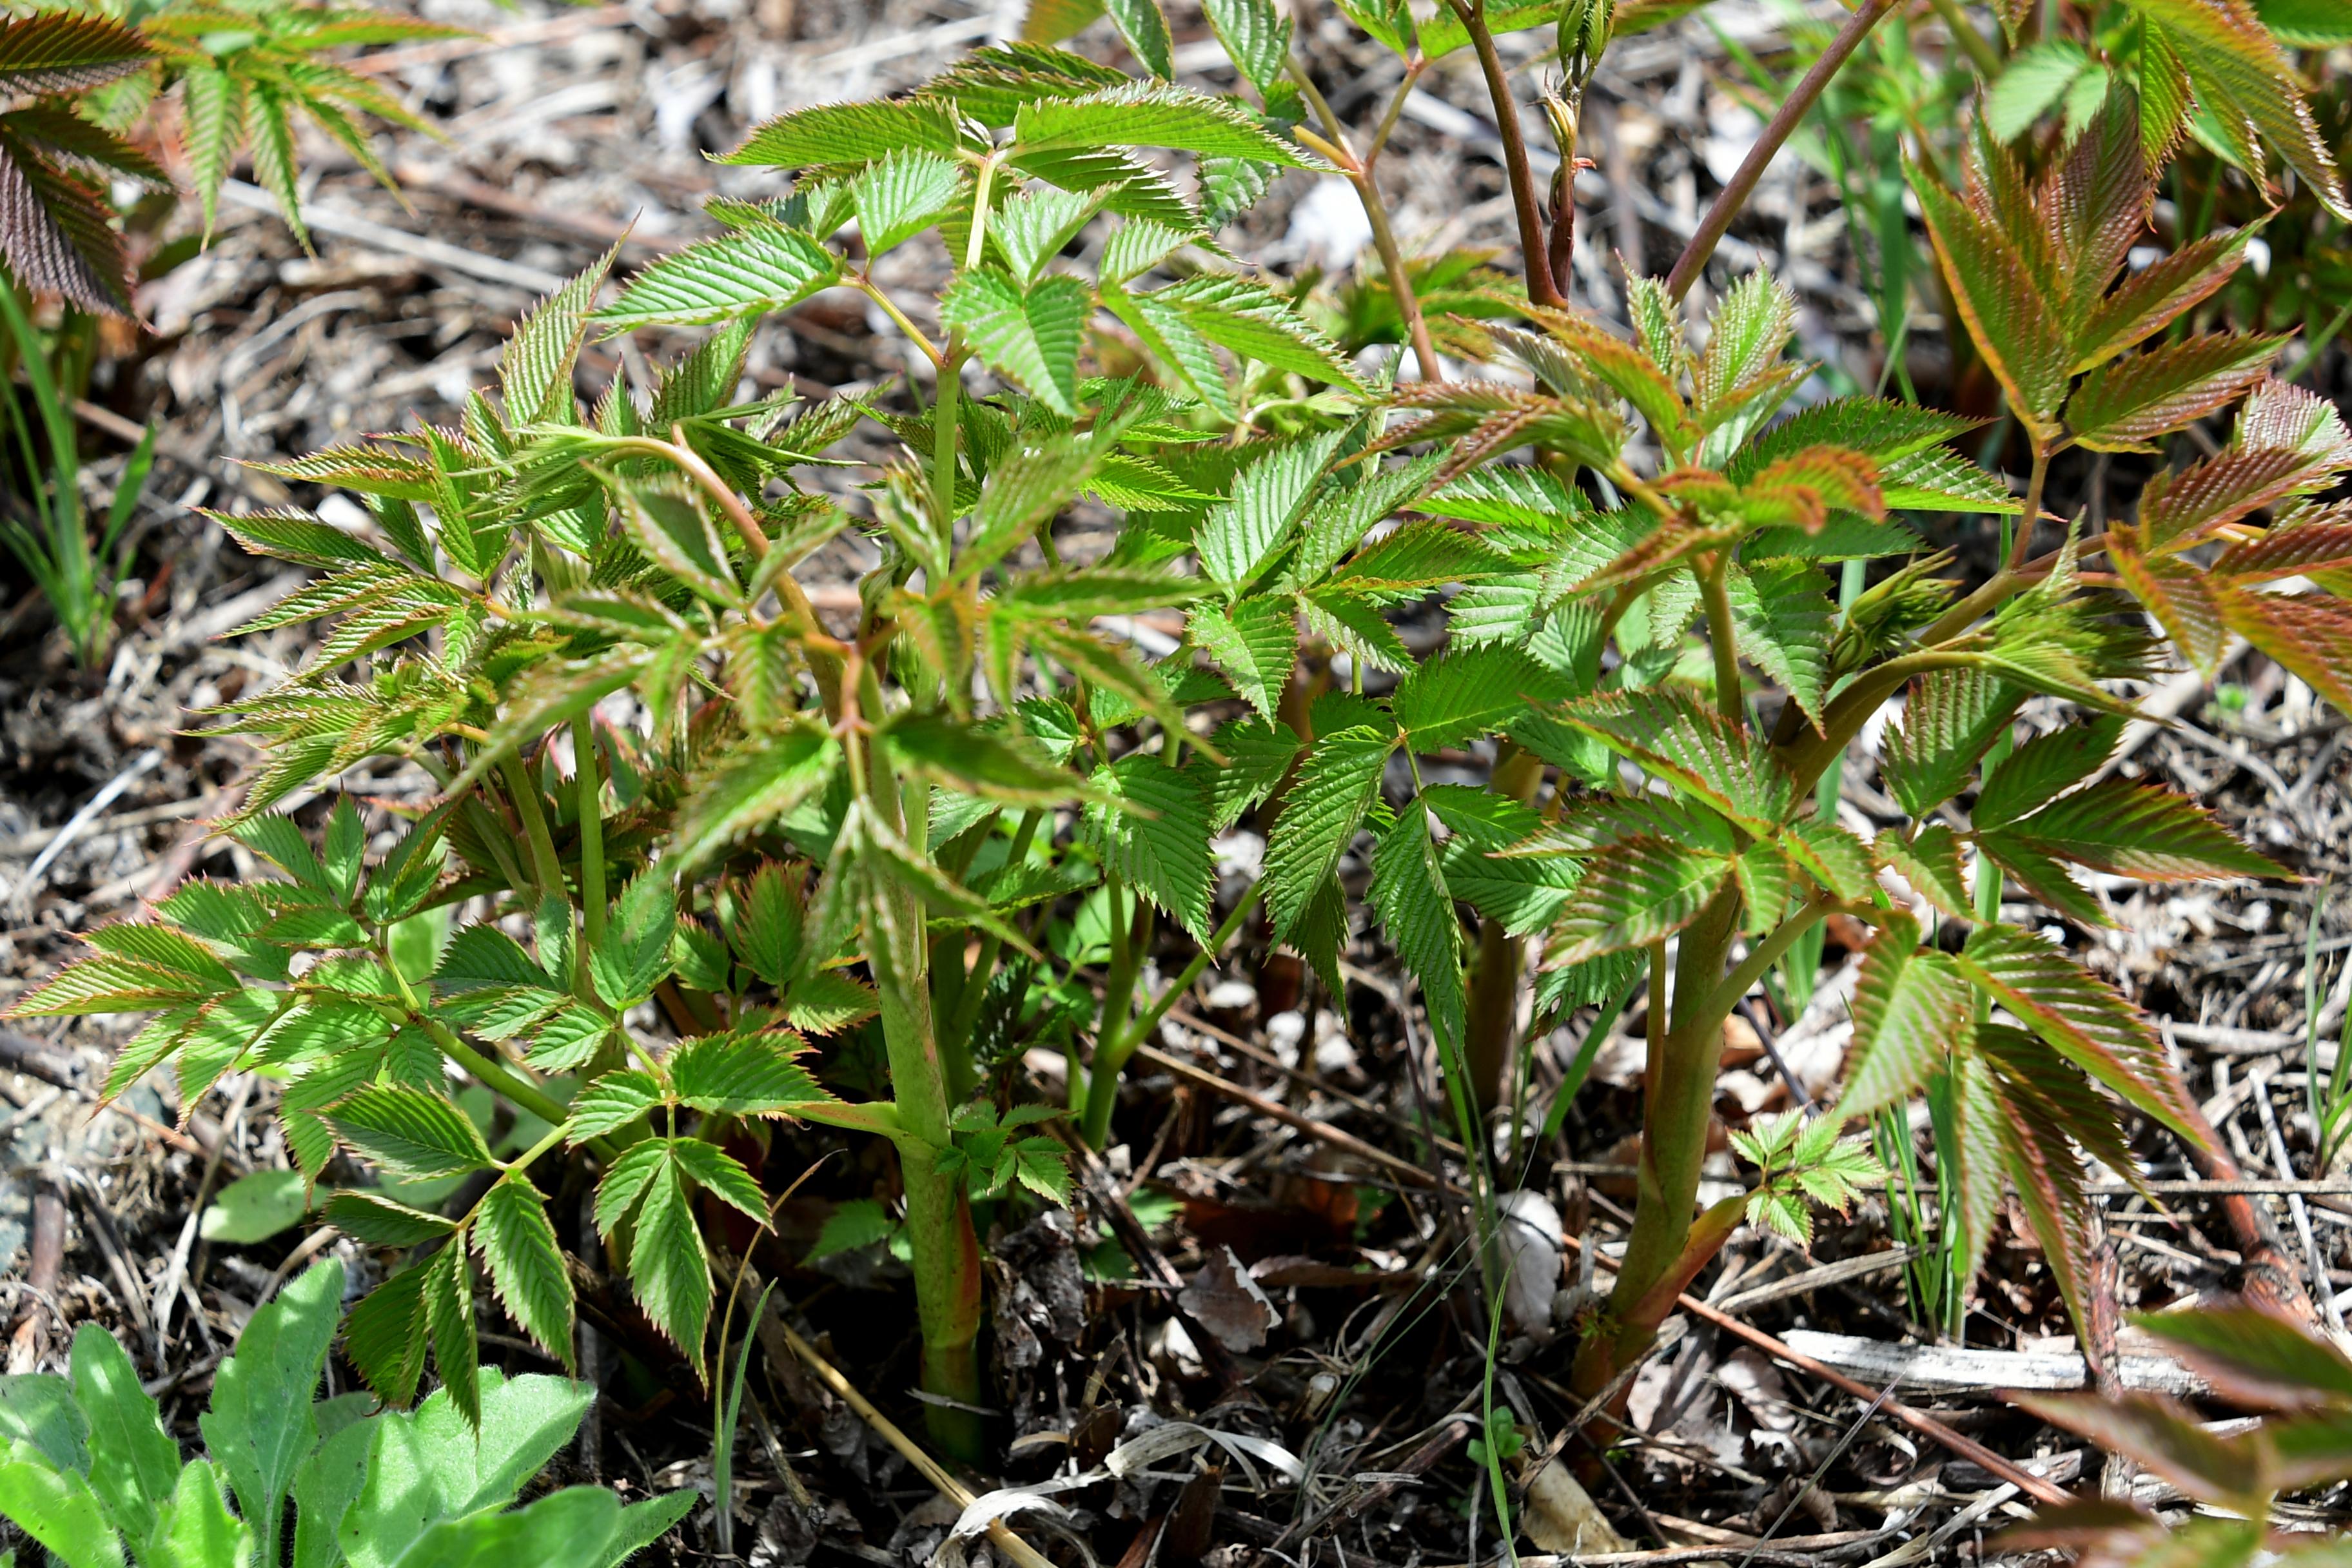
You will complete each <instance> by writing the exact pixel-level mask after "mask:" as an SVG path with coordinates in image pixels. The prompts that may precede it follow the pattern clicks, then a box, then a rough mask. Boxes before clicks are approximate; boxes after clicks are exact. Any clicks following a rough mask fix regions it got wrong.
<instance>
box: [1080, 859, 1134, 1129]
mask: <svg viewBox="0 0 2352 1568" xmlns="http://www.w3.org/2000/svg"><path fill="white" fill-rule="evenodd" d="M1108 890H1109V895H1110V968H1109V970H1108V973H1106V974H1105V975H1104V977H1103V996H1102V1010H1101V1011H1100V1012H1099V1013H1098V1014H1097V1016H1096V1021H1095V1061H1094V1066H1093V1067H1092V1068H1089V1069H1088V1071H1087V1081H1086V1085H1085V1088H1084V1089H1083V1091H1082V1090H1081V1089H1080V1087H1079V1086H1078V1085H1077V1084H1076V1083H1072V1084H1071V1085H1070V1095H1071V1104H1072V1105H1073V1106H1074V1107H1080V1108H1082V1109H1081V1112H1080V1113H1081V1117H1082V1121H1081V1123H1080V1125H1081V1127H1082V1128H1083V1130H1084V1131H1085V1132H1086V1135H1087V1142H1088V1143H1089V1144H1090V1145H1092V1146H1093V1147H1095V1148H1097V1149H1099V1148H1101V1147H1102V1144H1103V1140H1104V1139H1105V1138H1107V1137H1108V1136H1109V1133H1110V1113H1111V1110H1112V1108H1113V1106H1115V1105H1116V1104H1117V1103H1118V1072H1119V1068H1122V1067H1124V1066H1125V1065H1126V1062H1127V1058H1126V1056H1125V1055H1124V1054H1123V1052H1122V1047H1123V1045H1124V1043H1125V1040H1124V1037H1125V1034H1126V1026H1127V1020H1128V1009H1129V1007H1130V1006H1132V1005H1134V1002H1135V972H1136V968H1137V965H1138V963H1139V962H1140V955H1139V953H1138V952H1137V951H1136V948H1137V945H1138V944H1137V942H1136V941H1135V931H1134V928H1136V927H1139V926H1141V925H1142V923H1143V900H1141V899H1140V898H1138V899H1136V900H1134V903H1133V906H1132V908H1131V909H1130V906H1129V901H1128V893H1127V885H1126V883H1124V882H1123V881H1121V880H1120V879H1118V877H1116V876H1114V877H1112V878H1111V879H1110V886H1109V889H1108ZM1081 1095H1083V1098H1081Z"/></svg>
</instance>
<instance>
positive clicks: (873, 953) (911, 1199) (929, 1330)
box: [851, 663, 985, 1463]
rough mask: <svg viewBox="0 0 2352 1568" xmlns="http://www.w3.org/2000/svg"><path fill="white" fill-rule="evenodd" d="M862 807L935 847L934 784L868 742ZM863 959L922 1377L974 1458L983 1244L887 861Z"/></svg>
mask: <svg viewBox="0 0 2352 1568" xmlns="http://www.w3.org/2000/svg"><path fill="white" fill-rule="evenodd" d="M852 695H853V700H854V701H855V703H856V708H857V709H858V710H859V712H860V714H861V716H862V715H865V714H873V715H879V714H880V713H881V712H882V711H883V704H882V690H881V682H880V680H879V679H878V678H877V675H876V673H875V670H874V667H873V666H872V665H871V664H870V663H861V664H860V666H859V668H858V671H857V680H856V683H855V686H854V688H853V691H852ZM851 776H852V778H853V779H854V781H855V783H856V789H857V792H858V796H859V799H860V802H861V803H862V805H863V806H864V808H865V809H866V810H867V811H869V812H871V813H873V814H874V816H876V817H877V818H878V819H879V820H880V822H881V824H882V825H883V826H886V827H887V828H889V829H891V830H892V831H894V832H896V833H898V835H900V837H902V838H903V840H904V841H905V843H906V845H907V847H908V850H909V851H910V852H911V853H913V854H914V855H916V856H918V857H920V856H923V855H925V854H926V853H927V852H928V845H927V843H926V839H927V836H928V828H929V785H927V784H924V783H923V782H922V781H921V780H919V779H917V778H914V777H912V776H909V777H908V778H907V779H906V780H904V781H903V782H902V781H901V780H899V779H898V778H896V777H894V776H893V775H892V773H891V770H890V767H889V764H888V763H887V761H886V760H885V759H884V758H883V757H882V756H881V755H880V754H879V753H878V752H873V751H868V752H864V753H863V754H862V755H859V756H857V757H856V759H855V761H854V762H853V763H852V774H851ZM858 874H859V875H861V876H863V877H864V878H865V879H866V886H865V888H864V889H863V892H864V898H863V900H862V901H863V904H864V906H865V907H864V913H865V917H866V963H867V965H868V966H869V967H870V968H871V969H872V970H873V973H874V989H875V994H876V996H877V1005H878V1007H879V1010H880V1012H881V1016H882V1040H883V1045H884V1047H885V1049H886V1050H887V1054H888V1057H889V1060H890V1087H891V1093H892V1097H893V1105H894V1108H895V1110H896V1115H897V1124H898V1129H899V1133H898V1177H899V1182H900V1184H901V1185H902V1186H904V1187H905V1189H906V1193H907V1239H908V1242H909V1243H910V1244H911V1246H912V1247H913V1249H914V1257H913V1261H912V1264H911V1268H912V1269H913V1272H914V1276H915V1315H916V1318H917V1320H918V1321H919V1323H920V1326H921V1330H922V1340H923V1358H922V1386H923V1389H924V1392H926V1393H928V1394H936V1395H938V1396H939V1397H940V1398H942V1399H946V1400H951V1401H953V1402H954V1404H953V1405H925V1406H924V1407H923V1418H924V1422H925V1425H926V1426H927V1427H928V1429H929V1432H930V1435H931V1439H932V1441H933V1442H935V1443H937V1444H938V1445H939V1446H940V1447H941V1448H942V1449H944V1450H945V1451H946V1452H947V1453H948V1454H950V1456H952V1457H953V1458H957V1459H961V1460H964V1461H966V1462H971V1463H976V1462H978V1460H979V1459H980V1458H981V1456H982V1453H983V1451H984V1434H983V1433H982V1428H981V1424H980V1417H979V1415H976V1414H975V1413H974V1411H973V1410H972V1409H966V1408H957V1406H975V1407H976V1406H977V1405H979V1404H980V1403H981V1383H980V1326H981V1320H982V1314H983V1310H984V1306H985V1302H984V1300H983V1298H982V1291H981V1271H980V1242H979V1238H978V1237H975V1236H974V1235H973V1233H972V1228H971V1197H970V1195H969V1194H968V1193H967V1192H966V1190H965V1186H964V1183H963V1179H962V1177H961V1174H954V1173H941V1172H940V1170H939V1168H938V1163H939V1156H940V1154H942V1153H944V1152H946V1151H947V1150H948V1149H949V1148H950V1146H951V1144H952V1142H953V1137H954V1134H953V1131H952V1128H951V1126H950V1118H951V1117H952V1115H953V1114H954V1110H955V1108H954V1106H953V1105H952V1104H950V1101H949V1099H948V1074H947V1070H946V1066H945V1063H944V1062H943V1060H942V1059H941V1056H940V1041H939V1034H938V1031H937V1029H936V1028H935V1027H934V1026H933V1021H932V1016H931V984H930V973H929V971H930V955H931V947H930V940H929V933H928V931H926V929H925V918H926V917H925V908H924V903H923V897H922V894H921V892H920V891H919V889H917V888H915V887H914V886H912V885H911V884H910V883H908V881H907V880H906V879H903V878H901V877H897V876H893V875H890V874H889V873H888V872H887V870H885V869H883V868H879V867H875V868H861V870H860V872H859V873H858Z"/></svg>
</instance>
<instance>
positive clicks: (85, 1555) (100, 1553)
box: [0, 1437, 123, 1568]
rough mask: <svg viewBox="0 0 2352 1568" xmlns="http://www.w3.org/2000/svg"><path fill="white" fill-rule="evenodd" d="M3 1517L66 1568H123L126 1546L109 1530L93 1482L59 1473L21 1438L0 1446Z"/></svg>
mask: <svg viewBox="0 0 2352 1568" xmlns="http://www.w3.org/2000/svg"><path fill="white" fill-rule="evenodd" d="M0 1514H5V1516H6V1517H7V1518H8V1519H9V1520H10V1521H12V1522H14V1523H15V1524H16V1527H17V1528H18V1529H19V1530H22V1531H24V1532H25V1533H26V1534H27V1535H29V1536H31V1537H32V1538H33V1539H34V1540H35V1541H37V1542H39V1543H40V1544H41V1545H43V1546H45V1547H47V1548H48V1549H49V1551H51V1552H54V1553H56V1554H57V1558H58V1561H59V1562H60V1563H64V1564H65V1565H66V1568H122V1563H123V1556H122V1542H121V1540H120V1539H118V1538H117V1537H116V1535H115V1533H114V1531H112V1530H110V1529H109V1528H108V1527H107V1523H106V1520H105V1517H104V1515H103V1514H102V1512H101V1511H100V1507H99V1501H98V1499H97V1497H96V1496H95V1495H94V1494H92V1492H91V1491H90V1489H89V1482H87V1481H85V1480H84V1479H82V1478H81V1477H80V1476H79V1475H78V1474H77V1473H75V1472H74V1471H72V1470H60V1469H58V1468H56V1467H55V1466H54V1465H52V1464H51V1463H50V1462H49V1460H48V1458H47V1455H45V1454H43V1453H42V1452H41V1451H40V1450H39V1449H38V1448H37V1447H34V1446H33V1445H32V1444H31V1443H29V1442H27V1441H26V1440H25V1439H24V1438H22V1437H12V1438H9V1439H6V1440H5V1442H0Z"/></svg>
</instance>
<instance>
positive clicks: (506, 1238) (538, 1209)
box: [471, 1173, 572, 1367]
mask: <svg viewBox="0 0 2352 1568" xmlns="http://www.w3.org/2000/svg"><path fill="white" fill-rule="evenodd" d="M471 1235H472V1237H473V1242H474V1246H475V1247H476V1249H477V1250H478V1251H479V1252H480V1253H481V1255H482V1261H483V1262H484V1263H485V1264H486V1265H488V1268H489V1271H490V1283H491V1285H492V1286H493V1287H495V1288H496V1289H497V1290H498V1294H499V1301H501V1302H502V1303H504V1304H505V1306H506V1310H507V1313H508V1315H509V1316H510V1317H512V1318H513V1319H514V1321H516V1322H517V1323H520V1325H522V1329H523V1331H524V1332H525V1333H527V1334H529V1335H530V1337H531V1338H532V1339H533V1340H535V1341H536V1342H538V1343H539V1346H540V1348H541V1349H542V1350H544V1351H546V1352H548V1354H550V1355H551V1356H553V1357H555V1359H556V1360H558V1361H560V1362H562V1363H563V1364H564V1365H565V1366H566V1367H569V1366H571V1364H572V1276H571V1274H570V1273H569V1272H567V1271H566V1269H565V1268H564V1266H563V1253H562V1249H561V1248H559V1247H557V1246H556V1242H555V1227H554V1226H552V1225H551V1224H549V1223H548V1218H547V1206H546V1204H545V1202H544V1201H543V1200H542V1199H541V1197H540V1194H539V1189H538V1188H536V1187H534V1186H532V1185H531V1184H530V1180H529V1179H528V1178H527V1177H525V1176H523V1175H521V1174H520V1173H516V1174H509V1175H507V1176H505V1177H503V1178H501V1179H500V1180H499V1181H498V1182H495V1183H493V1184H491V1187H490V1190H489V1191H488V1193H485V1194H483V1195H482V1201H481V1204H480V1205H479V1206H478V1208H477V1209H476V1210H475V1212H474V1223H473V1226H471Z"/></svg>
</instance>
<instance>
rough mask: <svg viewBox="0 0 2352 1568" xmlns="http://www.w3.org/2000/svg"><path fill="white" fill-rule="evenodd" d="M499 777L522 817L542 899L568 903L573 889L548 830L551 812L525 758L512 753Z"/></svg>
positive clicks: (531, 863)
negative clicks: (566, 880) (566, 881)
mask: <svg viewBox="0 0 2352 1568" xmlns="http://www.w3.org/2000/svg"><path fill="white" fill-rule="evenodd" d="M499 778H500V779H501V780H503V781H504V782H505V784H506V786H507V794H508V795H511V796H512V797H513V798H514V808H515V815H516V816H520V817H521V818H522V834H523V842H524V843H525V844H526V845H528V846H529V847H530V867H531V880H532V881H533V882H534V883H536V884H537V885H538V893H539V896H540V897H541V899H550V898H554V899H562V900H564V902H565V904H566V905H567V906H568V905H569V904H570V903H571V901H572V900H571V892H570V890H569V889H567V888H565V886H564V884H563V862H562V861H561V860H560V859H558V858H556V854H555V837H554V835H553V834H551V833H550V832H549V831H548V827H547V813H546V812H545V811H544V810H543V809H542V808H541V805H540V798H539V784H538V782H537V781H536V780H534V779H533V778H532V777H531V776H530V769H529V768H526V767H524V766H523V763H522V759H521V758H520V757H519V756H515V755H513V754H512V753H509V754H508V755H507V756H506V757H504V758H502V759H501V760H500V761H499Z"/></svg>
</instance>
